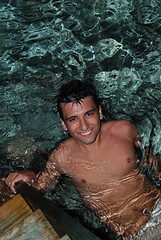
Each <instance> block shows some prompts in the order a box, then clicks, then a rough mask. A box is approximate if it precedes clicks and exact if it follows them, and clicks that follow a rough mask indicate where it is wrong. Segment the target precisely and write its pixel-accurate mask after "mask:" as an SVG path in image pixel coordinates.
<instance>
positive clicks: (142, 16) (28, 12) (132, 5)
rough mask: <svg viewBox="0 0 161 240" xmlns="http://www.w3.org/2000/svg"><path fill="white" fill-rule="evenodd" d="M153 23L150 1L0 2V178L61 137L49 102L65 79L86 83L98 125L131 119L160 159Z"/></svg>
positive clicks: (155, 8)
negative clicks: (99, 106)
mask: <svg viewBox="0 0 161 240" xmlns="http://www.w3.org/2000/svg"><path fill="white" fill-rule="evenodd" d="M160 19H161V5H160V1H157V0H154V1H152V0H148V1H144V0H136V1H129V0H123V1H119V0H115V1H114V0H106V1H105V0H92V1H91V0H88V1H87V0H82V1H80V0H79V1H78V0H73V1H67V0H60V1H53V0H50V1H49V0H37V1H33V0H31V1H26V0H17V1H16V0H14V1H12V0H10V1H1V2H0V26H1V27H0V28H1V31H0V104H1V114H0V127H1V128H0V129H1V139H0V146H1V163H0V166H1V170H0V174H1V176H3V175H5V174H7V173H8V172H10V171H12V170H14V169H23V168H26V167H28V166H29V165H30V164H31V162H32V161H34V159H35V158H36V156H39V157H40V156H41V158H42V159H46V157H44V155H45V154H46V152H50V151H51V150H52V149H53V147H54V146H55V144H56V143H57V142H59V141H60V140H61V139H63V138H64V137H66V136H65V134H64V132H63V130H62V128H61V125H60V123H59V117H58V114H57V111H56V102H55V101H56V94H57V92H58V89H59V87H60V85H61V84H62V82H68V81H69V80H71V79H86V78H91V79H92V80H91V81H93V83H94V84H95V86H96V88H97V90H98V92H99V95H100V97H101V98H102V100H103V106H104V116H105V119H107V120H109V119H120V118H126V119H129V120H131V121H133V122H134V123H135V124H136V125H137V127H138V129H139V131H140V135H141V137H142V149H144V147H145V146H149V145H150V144H151V145H152V147H153V151H154V153H155V154H161V144H160V142H161V135H160V132H161V98H160V92H161V91H160V90H161V70H160V69H161V66H160V62H161V60H160V53H161V41H160V40H161V26H160ZM44 161H45V160H44ZM42 165H43V164H42ZM42 167H43V166H42ZM149 174H150V175H151V176H153V171H152V170H151V168H149ZM153 178H154V177H153ZM156 182H157V184H158V185H160V182H158V181H157V180H156Z"/></svg>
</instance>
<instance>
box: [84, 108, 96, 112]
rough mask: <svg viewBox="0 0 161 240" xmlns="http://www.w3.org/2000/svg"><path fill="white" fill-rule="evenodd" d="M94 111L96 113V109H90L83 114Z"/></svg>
mask: <svg viewBox="0 0 161 240" xmlns="http://www.w3.org/2000/svg"><path fill="white" fill-rule="evenodd" d="M94 111H96V109H95V108H92V109H90V110H88V111H87V112H85V113H90V112H94Z"/></svg>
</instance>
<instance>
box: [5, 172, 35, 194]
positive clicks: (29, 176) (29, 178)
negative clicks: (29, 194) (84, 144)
mask: <svg viewBox="0 0 161 240" xmlns="http://www.w3.org/2000/svg"><path fill="white" fill-rule="evenodd" d="M34 179H35V173H34V172H33V171H29V170H27V171H19V172H15V173H10V174H9V175H8V177H7V178H6V184H7V186H8V187H9V188H10V189H11V191H12V192H13V193H16V190H15V188H14V186H15V183H17V182H19V181H24V182H26V183H27V184H29V185H30V184H32V183H33V182H34Z"/></svg>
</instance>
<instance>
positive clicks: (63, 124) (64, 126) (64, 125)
mask: <svg viewBox="0 0 161 240" xmlns="http://www.w3.org/2000/svg"><path fill="white" fill-rule="evenodd" d="M60 121H61V124H62V127H63V129H64V130H65V131H67V130H68V129H67V127H66V124H65V122H64V120H63V119H62V118H60Z"/></svg>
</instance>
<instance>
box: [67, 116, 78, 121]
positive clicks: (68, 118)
mask: <svg viewBox="0 0 161 240" xmlns="http://www.w3.org/2000/svg"><path fill="white" fill-rule="evenodd" d="M76 117H77V116H70V117H67V118H66V119H65V120H66V121H68V120H70V119H72V118H76Z"/></svg>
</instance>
